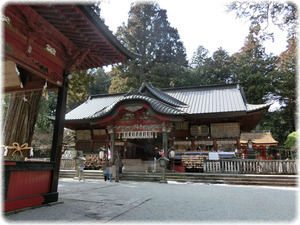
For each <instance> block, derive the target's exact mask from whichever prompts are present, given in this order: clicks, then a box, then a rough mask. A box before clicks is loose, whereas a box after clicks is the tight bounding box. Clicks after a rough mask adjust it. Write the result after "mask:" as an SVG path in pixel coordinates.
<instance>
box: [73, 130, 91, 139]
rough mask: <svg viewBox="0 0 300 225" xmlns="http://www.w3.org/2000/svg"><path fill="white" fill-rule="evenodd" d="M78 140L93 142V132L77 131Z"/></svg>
mask: <svg viewBox="0 0 300 225" xmlns="http://www.w3.org/2000/svg"><path fill="white" fill-rule="evenodd" d="M76 138H77V140H91V139H92V136H91V130H77V131H76Z"/></svg>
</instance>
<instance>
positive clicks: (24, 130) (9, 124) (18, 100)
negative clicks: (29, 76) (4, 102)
mask: <svg viewBox="0 0 300 225" xmlns="http://www.w3.org/2000/svg"><path fill="white" fill-rule="evenodd" d="M41 96H42V91H31V92H25V93H13V94H11V96H10V100H9V105H8V109H7V113H6V116H5V120H4V124H3V144H4V145H6V146H7V145H8V146H11V145H12V143H13V142H17V143H19V144H20V145H22V144H24V143H28V146H31V142H32V137H33V133H34V127H35V123H36V121H37V118H38V114H39V108H40V100H41ZM25 98H26V99H25Z"/></svg>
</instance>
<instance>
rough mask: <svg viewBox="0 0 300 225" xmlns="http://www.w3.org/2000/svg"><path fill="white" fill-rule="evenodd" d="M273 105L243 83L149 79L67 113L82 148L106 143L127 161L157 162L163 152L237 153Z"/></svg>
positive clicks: (89, 149)
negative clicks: (244, 135) (250, 98)
mask: <svg viewBox="0 0 300 225" xmlns="http://www.w3.org/2000/svg"><path fill="white" fill-rule="evenodd" d="M269 106H270V104H259V105H253V104H249V103H248V102H247V100H246V98H245V94H244V92H243V88H242V87H241V86H240V85H239V84H224V85H211V86H196V87H179V88H166V89H158V88H156V87H154V86H153V85H152V84H151V83H149V82H145V83H143V84H142V85H141V86H140V88H139V89H138V90H135V91H131V92H129V93H118V94H102V95H95V96H90V97H89V99H88V100H87V101H86V102H84V103H83V104H81V105H80V106H78V107H77V108H75V109H74V110H72V111H70V112H69V113H68V114H66V118H65V119H66V120H65V127H67V128H69V129H73V130H76V150H82V151H83V152H84V154H86V155H87V154H98V153H99V150H100V148H101V147H102V146H105V147H106V148H110V149H113V151H112V152H116V151H117V152H119V153H120V154H121V156H122V158H124V159H142V160H153V157H159V151H162V150H163V151H164V153H166V154H167V151H168V150H169V149H170V148H171V147H173V148H175V151H176V152H188V151H209V150H210V151H213V150H214V151H217V150H222V151H224V152H231V151H234V150H235V149H236V148H239V147H240V146H241V143H240V135H241V132H249V131H251V130H252V129H254V128H255V127H256V125H257V124H258V122H259V120H260V119H261V118H262V117H263V115H264V113H265V112H267V110H268V108H269Z"/></svg>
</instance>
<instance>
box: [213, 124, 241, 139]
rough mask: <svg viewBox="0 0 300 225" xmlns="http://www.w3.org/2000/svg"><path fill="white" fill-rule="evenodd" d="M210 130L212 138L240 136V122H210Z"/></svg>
mask: <svg viewBox="0 0 300 225" xmlns="http://www.w3.org/2000/svg"><path fill="white" fill-rule="evenodd" d="M210 131H211V136H212V137H213V138H238V137H239V136H240V124H239V123H212V124H211V125H210Z"/></svg>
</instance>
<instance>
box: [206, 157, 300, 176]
mask: <svg viewBox="0 0 300 225" xmlns="http://www.w3.org/2000/svg"><path fill="white" fill-rule="evenodd" d="M203 172H204V173H251V174H296V173H297V162H296V160H254V159H253V160H251V159H232V160H205V161H204V162H203Z"/></svg>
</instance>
